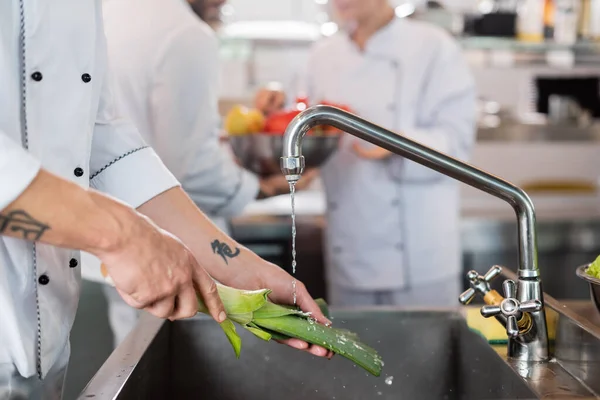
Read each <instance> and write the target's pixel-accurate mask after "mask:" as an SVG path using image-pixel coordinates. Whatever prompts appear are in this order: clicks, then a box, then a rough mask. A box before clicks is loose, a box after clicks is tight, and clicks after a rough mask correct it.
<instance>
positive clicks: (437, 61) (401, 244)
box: [307, 0, 476, 306]
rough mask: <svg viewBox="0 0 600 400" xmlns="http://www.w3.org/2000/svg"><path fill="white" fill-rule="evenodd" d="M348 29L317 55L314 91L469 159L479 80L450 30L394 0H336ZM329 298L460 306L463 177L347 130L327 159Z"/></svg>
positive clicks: (310, 81) (312, 95)
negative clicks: (403, 13)
mask: <svg viewBox="0 0 600 400" xmlns="http://www.w3.org/2000/svg"><path fill="white" fill-rule="evenodd" d="M331 3H332V8H333V9H334V11H335V14H336V18H337V19H338V21H339V25H340V30H339V31H338V32H337V33H336V34H335V35H333V36H332V37H329V38H326V39H324V40H322V41H320V42H319V43H317V44H316V45H315V47H314V49H313V50H312V53H311V55H310V59H309V63H308V73H307V92H308V96H309V99H310V100H311V101H312V102H320V101H328V102H334V103H337V104H345V105H348V106H349V107H350V108H352V109H353V111H354V112H355V113H356V114H358V115H359V116H361V117H363V118H366V119H367V120H370V121H373V122H374V123H376V124H378V125H380V126H383V127H385V128H387V129H390V130H392V131H394V132H397V133H398V134H399V135H404V136H406V137H409V138H411V139H413V140H416V141H418V142H420V143H422V144H424V145H426V146H429V147H432V148H434V149H436V150H439V151H441V152H444V153H447V154H450V155H452V156H453V157H456V158H459V159H462V160H467V159H468V157H469V155H470V153H471V149H472V146H473V143H474V138H475V97H476V95H475V86H474V80H473V78H472V77H471V74H470V72H469V70H468V67H467V65H466V63H465V60H464V59H463V55H462V53H461V49H460V48H459V46H458V45H457V44H456V43H455V42H454V40H453V39H452V38H451V37H449V35H447V34H446V33H445V32H444V31H442V30H440V29H438V28H436V27H434V26H431V25H428V24H425V23H420V22H417V21H413V20H410V19H406V18H398V17H396V16H395V12H394V9H393V8H392V6H391V5H390V4H389V3H388V0H332V2H331ZM321 176H322V180H323V184H324V187H325V191H326V196H327V206H328V210H327V235H326V259H327V281H328V289H329V300H330V301H331V303H332V304H334V305H337V306H368V305H384V304H386V305H388V304H393V305H436V306H437V305H450V304H454V303H456V301H457V300H456V299H457V295H458V294H459V293H460V291H461V286H460V282H461V281H460V272H461V250H460V242H459V237H460V232H459V211H460V210H459V208H460V205H459V186H458V184H457V183H455V182H454V181H452V180H451V179H449V178H447V177H444V176H442V175H440V174H439V173H437V172H434V171H432V170H429V169H426V168H425V167H422V166H419V165H418V164H416V163H413V162H411V161H408V160H406V159H404V158H402V157H399V156H396V155H394V154H391V153H390V152H388V151H386V150H384V149H382V148H379V147H375V146H373V145H370V144H368V143H367V142H364V141H361V140H359V139H357V138H355V137H353V136H350V135H345V136H344V137H343V139H342V145H341V147H340V149H339V151H338V152H337V153H335V154H334V155H333V156H332V158H331V159H330V160H329V161H328V162H327V163H326V164H325V165H324V166H323V167H322V168H321Z"/></svg>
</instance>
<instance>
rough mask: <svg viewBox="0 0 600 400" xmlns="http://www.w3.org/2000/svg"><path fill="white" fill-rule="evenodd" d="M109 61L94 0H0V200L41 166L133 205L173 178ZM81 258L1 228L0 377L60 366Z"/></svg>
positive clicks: (8, 198)
mask: <svg viewBox="0 0 600 400" xmlns="http://www.w3.org/2000/svg"><path fill="white" fill-rule="evenodd" d="M106 66H107V60H106V48H105V37H104V33H103V26H102V10H101V2H100V0H53V1H47V0H6V1H3V2H1V3H0V88H1V90H0V187H1V188H2V190H0V209H3V208H5V207H6V206H7V205H9V204H10V203H11V202H12V201H14V200H15V199H16V198H17V197H18V196H19V195H20V194H21V193H22V192H23V190H25V188H26V187H27V186H28V185H29V184H30V182H31V181H32V179H33V178H34V177H35V175H36V174H37V173H38V171H39V169H40V167H43V168H45V169H46V170H48V171H50V172H52V173H54V174H57V175H59V176H61V177H63V178H66V179H69V180H71V181H73V182H75V183H77V184H79V185H80V186H82V187H88V185H89V186H91V187H93V188H95V189H97V190H100V191H103V192H105V193H108V194H109V195H112V196H115V197H117V198H119V199H122V200H123V201H125V202H127V203H129V204H131V205H132V206H134V207H135V206H139V205H141V204H142V203H144V202H145V201H147V200H149V199H151V198H152V197H154V196H156V195H157V194H159V193H161V192H163V191H165V190H167V189H169V188H171V187H174V186H177V185H178V182H177V180H176V179H175V177H174V176H173V175H172V174H171V173H170V172H169V171H168V170H167V169H166V168H165V166H164V165H163V164H162V162H161V161H160V159H159V158H158V157H157V156H156V154H155V153H154V152H153V151H152V150H151V149H150V148H149V147H148V146H147V145H146V144H145V143H144V141H143V140H142V138H141V137H140V136H139V135H138V133H137V130H136V129H135V128H134V126H133V125H132V124H130V123H129V122H127V121H126V120H124V119H121V118H120V116H119V114H118V113H117V111H116V109H115V108H114V107H113V102H112V97H111V92H110V90H109V85H108V79H107V68H106ZM78 260H79V252H78V251H74V250H68V249H59V248H56V247H53V246H48V245H44V244H37V245H35V246H34V245H33V244H32V243H29V242H27V241H25V240H21V239H17V238H10V237H7V236H0V372H2V371H4V372H3V373H2V374H0V378H2V377H3V376H7V374H6V372H5V371H6V369H7V368H8V369H10V368H13V369H14V371H13V373H14V374H15V376H17V375H21V376H23V377H25V378H29V377H34V378H35V377H36V375H37V377H38V378H44V377H45V376H46V374H47V373H48V371H50V370H57V369H61V368H62V367H64V365H62V366H57V364H58V363H62V364H64V363H66V361H67V358H68V357H65V353H66V352H68V338H69V331H70V329H71V325H72V322H73V319H74V317H75V311H76V309H77V302H78V297H79V289H80V281H81V276H80V269H79V268H78V267H77V266H78V264H79V263H78ZM8 375H10V372H9V373H8ZM7 383H8V384H10V382H0V393H2V389H1V387H2V385H6V384H7ZM58 386H60V385H58ZM58 396H60V393H56V392H54V393H45V394H44V397H45V398H56V397H58Z"/></svg>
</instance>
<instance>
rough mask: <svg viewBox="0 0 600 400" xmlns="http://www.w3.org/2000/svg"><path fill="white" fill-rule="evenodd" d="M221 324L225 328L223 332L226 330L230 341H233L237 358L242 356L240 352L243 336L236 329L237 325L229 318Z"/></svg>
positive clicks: (232, 344)
mask: <svg viewBox="0 0 600 400" xmlns="http://www.w3.org/2000/svg"><path fill="white" fill-rule="evenodd" d="M220 325H221V328H222V329H223V332H225V335H226V336H227V339H229V343H231V346H232V347H233V351H234V352H235V356H236V358H240V353H241V351H242V338H241V337H240V335H238V333H237V331H236V330H235V325H234V324H233V322H231V320H229V319H226V320H225V321H223V322H221V323H220Z"/></svg>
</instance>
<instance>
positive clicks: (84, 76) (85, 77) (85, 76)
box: [81, 74, 92, 83]
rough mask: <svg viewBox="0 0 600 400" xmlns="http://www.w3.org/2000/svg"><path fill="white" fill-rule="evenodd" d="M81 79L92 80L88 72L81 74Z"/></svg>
mask: <svg viewBox="0 0 600 400" xmlns="http://www.w3.org/2000/svg"><path fill="white" fill-rule="evenodd" d="M81 80H82V81H84V82H85V83H89V82H90V81H91V80H92V76H91V75H90V74H83V75H81Z"/></svg>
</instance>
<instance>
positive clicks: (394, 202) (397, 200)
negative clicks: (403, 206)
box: [392, 199, 400, 207]
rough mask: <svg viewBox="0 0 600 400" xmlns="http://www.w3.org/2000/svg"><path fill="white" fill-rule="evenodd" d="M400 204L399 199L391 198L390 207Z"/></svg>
mask: <svg viewBox="0 0 600 400" xmlns="http://www.w3.org/2000/svg"><path fill="white" fill-rule="evenodd" d="M399 205H400V199H394V200H392V207H398V206H399Z"/></svg>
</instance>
